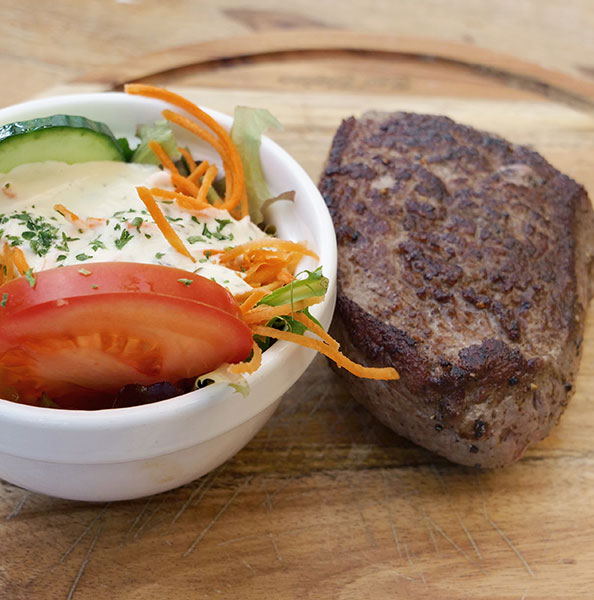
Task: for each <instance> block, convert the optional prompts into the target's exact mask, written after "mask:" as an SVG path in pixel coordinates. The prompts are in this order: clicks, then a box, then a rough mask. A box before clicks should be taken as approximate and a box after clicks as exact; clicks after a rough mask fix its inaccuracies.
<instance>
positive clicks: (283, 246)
mask: <svg viewBox="0 0 594 600" xmlns="http://www.w3.org/2000/svg"><path fill="white" fill-rule="evenodd" d="M262 248H274V249H277V250H295V251H297V252H300V253H301V254H303V255H304V256H311V257H313V258H315V259H318V258H319V257H318V255H317V254H316V253H315V252H313V251H312V250H310V249H309V248H308V247H307V246H305V245H304V244H299V243H297V242H291V241H290V240H279V239H277V238H263V239H260V240H252V241H251V242H246V243H245V244H240V245H238V246H235V247H233V248H229V249H228V250H225V253H224V255H223V257H224V258H222V259H221V260H222V261H223V260H224V262H229V261H231V260H232V259H234V258H237V257H238V256H241V255H242V254H244V253H249V252H251V251H253V250H259V249H262Z"/></svg>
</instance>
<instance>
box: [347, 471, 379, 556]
mask: <svg viewBox="0 0 594 600" xmlns="http://www.w3.org/2000/svg"><path fill="white" fill-rule="evenodd" d="M349 487H350V488H351V492H352V493H353V498H354V500H355V506H356V507H357V512H358V513H359V518H360V519H361V523H362V524H363V529H364V530H365V534H366V535H367V539H368V540H369V543H370V545H371V546H372V547H373V548H377V542H376V541H375V537H374V535H373V531H371V527H370V526H369V523H368V522H367V519H366V518H365V515H364V514H363V509H362V508H361V503H360V502H359V495H358V494H357V490H356V489H355V486H354V485H353V482H352V480H349Z"/></svg>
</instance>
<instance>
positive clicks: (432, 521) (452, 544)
mask: <svg viewBox="0 0 594 600" xmlns="http://www.w3.org/2000/svg"><path fill="white" fill-rule="evenodd" d="M420 510H421V514H422V515H423V517H424V518H425V519H427V521H428V522H429V523H430V524H431V526H432V527H433V528H434V529H435V531H437V533H439V535H441V536H442V537H443V538H444V539H445V540H446V541H447V542H448V543H449V544H450V545H451V546H452V547H453V548H454V549H455V550H456V551H457V552H459V553H460V554H461V555H462V556H463V557H464V558H465V559H466V560H468V561H470V562H472V558H470V556H469V555H468V554H467V553H466V552H465V551H464V550H463V549H462V548H460V546H458V544H456V542H455V541H454V540H453V539H452V538H451V537H450V536H449V535H448V534H447V533H446V532H445V531H444V530H443V529H442V528H441V527H440V526H439V525H438V524H437V523H436V522H435V521H434V520H433V519H432V518H431V517H430V516H429V515H428V514H427V512H426V511H425V509H420Z"/></svg>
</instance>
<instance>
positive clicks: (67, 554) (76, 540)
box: [58, 502, 111, 564]
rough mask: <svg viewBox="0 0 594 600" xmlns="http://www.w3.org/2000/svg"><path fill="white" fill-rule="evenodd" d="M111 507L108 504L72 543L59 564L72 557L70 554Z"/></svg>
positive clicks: (109, 503)
mask: <svg viewBox="0 0 594 600" xmlns="http://www.w3.org/2000/svg"><path fill="white" fill-rule="evenodd" d="M110 506H111V502H108V503H107V504H106V505H105V506H104V507H103V508H102V509H101V510H100V511H99V512H98V513H97V515H96V516H95V518H94V519H92V520H91V522H90V523H89V524H88V525H87V526H86V527H85V528H84V530H83V532H82V533H81V534H80V535H79V536H78V537H77V538H76V539H75V540H74V542H72V544H70V547H69V548H68V550H66V552H64V554H62V557H61V558H60V560H59V561H58V563H59V564H61V563H63V562H64V561H65V560H66V559H67V558H68V556H70V554H71V553H72V551H73V550H74V549H75V548H76V547H77V546H78V545H79V544H80V543H81V541H82V540H83V539H84V537H85V536H86V535H87V533H89V531H91V528H92V527H93V525H94V524H95V523H96V522H97V521H98V520H99V519H100V518H101V517H102V516H103V515H104V514H105V511H106V510H107V509H108V508H109V507H110Z"/></svg>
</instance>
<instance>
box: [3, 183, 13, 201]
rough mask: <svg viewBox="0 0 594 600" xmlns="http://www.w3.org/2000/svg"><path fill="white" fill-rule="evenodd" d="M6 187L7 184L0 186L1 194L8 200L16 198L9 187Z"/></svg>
mask: <svg viewBox="0 0 594 600" xmlns="http://www.w3.org/2000/svg"><path fill="white" fill-rule="evenodd" d="M7 185H8V183H7V184H6V185H3V186H2V193H3V194H4V195H5V196H7V197H8V198H16V194H15V193H14V192H13V191H12V190H11V189H10V188H9V187H6V186H7Z"/></svg>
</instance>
